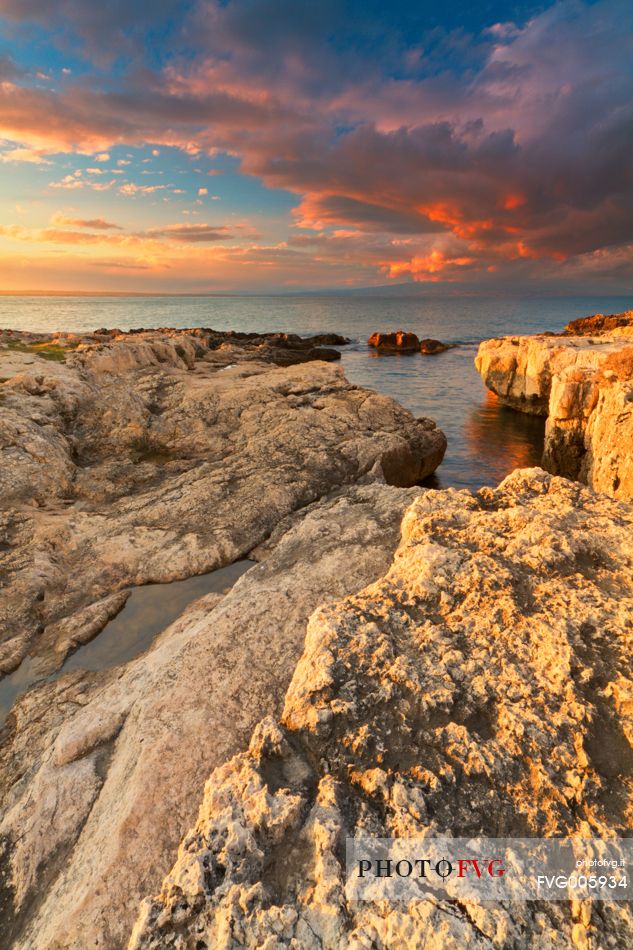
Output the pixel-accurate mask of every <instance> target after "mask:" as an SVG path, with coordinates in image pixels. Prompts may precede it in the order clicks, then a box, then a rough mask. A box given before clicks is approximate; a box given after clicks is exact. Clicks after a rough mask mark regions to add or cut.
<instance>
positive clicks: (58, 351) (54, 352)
mask: <svg viewBox="0 0 633 950" xmlns="http://www.w3.org/2000/svg"><path fill="white" fill-rule="evenodd" d="M7 347H8V349H10V350H16V351H17V352H18V353H34V354H35V355H36V356H41V357H42V359H44V360H55V362H57V363H63V362H65V360H66V352H67V349H66V347H64V346H60V344H59V343H49V342H48V341H47V340H43V341H41V342H38V341H34V342H33V343H23V342H22V341H21V340H9V342H8V343H7Z"/></svg>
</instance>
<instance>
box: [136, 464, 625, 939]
mask: <svg viewBox="0 0 633 950" xmlns="http://www.w3.org/2000/svg"><path fill="white" fill-rule="evenodd" d="M632 529H633V507H632V506H631V505H629V504H626V503H623V502H618V501H616V500H614V499H612V498H609V497H608V496H606V495H597V494H594V493H593V492H592V491H591V490H589V489H587V488H585V487H582V486H580V485H578V484H575V483H572V482H570V481H567V480H564V479H560V478H554V477H552V476H549V475H547V474H546V473H545V472H543V471H541V470H539V469H528V470H522V471H516V472H514V473H513V474H512V475H511V476H509V477H508V478H507V479H506V480H505V481H504V482H503V483H502V484H501V485H500V486H499V488H498V489H496V490H493V489H483V490H482V491H481V492H479V493H478V494H476V495H475V494H471V493H470V492H466V491H454V490H448V491H441V492H427V493H424V494H422V495H420V496H419V497H418V498H417V499H416V500H415V501H414V502H413V504H412V505H411V507H410V508H409V509H408V511H407V512H406V514H405V517H404V520H403V526H402V541H401V544H400V547H399V549H398V551H397V552H396V555H395V557H394V560H393V563H392V565H391V567H390V568H389V570H388V571H387V573H386V574H385V575H384V576H383V577H382V578H381V579H380V580H378V581H376V582H374V583H372V584H370V585H369V586H368V587H367V588H366V589H365V590H363V591H361V592H359V593H357V594H355V595H352V596H350V597H348V598H346V599H345V600H342V601H339V602H338V603H330V604H328V605H325V606H323V607H321V608H319V609H318V610H317V611H316V612H315V613H314V614H313V615H312V617H311V619H310V622H309V624H308V628H307V636H306V641H305V649H304V652H303V656H302V658H301V660H300V662H299V664H298V666H297V669H296V671H295V674H294V676H293V679H292V682H291V684H290V686H289V688H288V691H287V694H286V701H285V706H284V711H283V715H282V716H281V718H280V719H275V718H274V717H270V718H268V719H265V720H263V721H262V722H261V723H260V724H259V725H258V726H257V728H256V729H255V730H254V732H253V734H252V738H251V741H250V745H249V748H248V751H245V752H242V753H241V754H239V755H237V756H235V757H234V758H233V759H232V760H230V761H229V762H227V763H226V764H224V765H222V766H220V767H219V768H218V769H216V771H215V772H214V773H213V774H212V775H211V777H210V779H209V781H208V782H207V785H206V788H205V793H204V797H203V800H202V804H201V807H200V811H199V813H198V819H197V822H196V823H195V824H194V825H193V826H192V827H191V829H190V831H188V832H187V833H186V834H185V835H184V837H183V840H182V843H181V846H180V849H179V853H178V859H177V861H176V862H175V864H174V867H173V869H172V871H171V872H170V874H169V875H168V876H167V877H166V879H165V881H164V883H163V886H162V889H161V891H160V893H159V894H158V895H157V896H156V897H153V898H148V899H147V900H146V901H144V903H143V906H142V909H141V912H140V915H139V918H138V920H137V923H136V925H135V929H134V933H133V937H132V940H131V942H130V948H132V950H148V948H161V950H162V948H167V947H174V948H177V947H178V948H179V947H188V946H199V947H201V946H203V945H204V946H207V947H226V948H229V947H230V948H238V947H248V948H256V947H264V946H265V947H279V946H288V947H301V948H302V950H304V948H305V950H313V948H314V950H317V948H319V950H338V948H340V947H348V948H350V950H351V948H360V947H373V946H383V947H396V946H398V947H400V946H406V947H410V946H424V947H437V948H438V950H439V948H440V947H454V948H458V947H459V948H462V947H472V948H473V950H474V948H479V947H481V946H489V947H493V948H499V950H501V948H506V947H508V946H517V947H522V946H527V945H528V944H529V946H531V947H538V948H543V950H545V948H547V947H552V946H572V945H576V946H578V945H582V946H587V947H592V948H598V947H604V946H613V947H615V946H625V945H629V944H630V943H631V941H632V940H633V914H632V912H631V909H630V905H628V904H626V903H623V904H610V905H609V906H608V908H606V907H605V906H604V905H598V906H596V905H595V904H594V905H593V908H595V910H593V912H585V911H589V910H590V908H585V909H584V911H583V910H582V909H581V908H579V906H578V904H577V903H576V904H574V903H572V902H554V903H548V904H545V903H542V904H539V903H538V902H523V903H522V902H512V901H508V902H497V903H490V904H483V905H482V904H476V903H466V902H462V901H459V900H457V901H448V900H445V899H443V898H442V896H441V895H437V896H434V897H432V898H430V899H427V900H425V901H421V902H418V903H414V904H409V905H406V906H402V905H397V904H389V903H387V902H385V903H372V902H358V903H350V902H348V901H347V900H346V896H345V888H344V885H345V864H344V860H345V859H344V853H345V847H344V846H345V838H346V836H350V835H351V836H358V835H365V836H374V837H381V836H385V837H391V836H393V837H422V836H428V835H443V836H452V837H471V836H477V835H483V836H487V837H504V836H508V837H538V836H543V837H566V836H577V837H580V838H583V837H598V838H600V837H609V836H612V835H618V834H627V831H626V829H627V828H630V824H629V820H630V814H631V808H632V806H633V794H632V786H631V775H632V774H633V752H632V749H631V746H632V743H633V714H632V710H633V705H632V703H631V690H630V682H631V673H632V672H633V671H632V669H631V663H632V655H631V650H630V631H631V625H632V623H633V572H632V571H631V564H632V558H633V531H632ZM616 592H617V594H616Z"/></svg>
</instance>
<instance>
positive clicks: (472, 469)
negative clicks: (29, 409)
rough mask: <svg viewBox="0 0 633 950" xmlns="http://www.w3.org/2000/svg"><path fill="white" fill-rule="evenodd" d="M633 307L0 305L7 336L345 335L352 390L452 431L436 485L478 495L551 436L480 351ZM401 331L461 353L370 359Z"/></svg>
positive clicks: (415, 301) (591, 301)
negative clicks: (509, 393) (499, 392)
mask: <svg viewBox="0 0 633 950" xmlns="http://www.w3.org/2000/svg"><path fill="white" fill-rule="evenodd" d="M631 306H633V300H632V299H631V298H630V297H617V298H616V297H565V298H559V297H557V298H551V299H519V298H505V299H503V298H498V297H495V298H482V297H453V298H450V297H442V298H439V297H437V298H406V297H395V296H393V297H348V296H338V297H337V296H320V297H319V296H283V297H239V296H232V297H70V296H69V297H1V298H0V327H3V328H6V327H11V328H13V329H22V330H36V331H53V330H94V329H97V328H98V327H110V328H111V327H119V328H120V329H123V330H125V329H129V328H131V327H160V326H163V327H167V326H170V327H192V326H207V327H213V328H215V329H218V330H231V329H234V330H243V331H259V332H264V331H271V330H284V331H288V332H294V333H300V334H304V335H305V334H310V333H321V332H326V331H334V332H337V333H343V334H345V335H346V336H349V337H351V338H352V340H353V341H354V342H353V344H352V345H351V346H350V347H346V348H344V349H343V350H342V353H343V366H344V369H345V373H346V375H347V377H348V378H349V379H350V380H351V381H352V382H354V383H356V384H358V385H361V386H366V387H368V388H371V389H376V390H378V391H380V392H383V393H386V394H388V395H390V396H393V397H394V398H396V399H397V400H398V401H399V402H401V403H402V404H403V405H404V406H406V407H407V408H408V409H410V410H411V411H412V412H413V413H414V414H415V415H426V416H430V417H431V418H433V419H435V421H436V422H437V423H438V425H440V426H441V427H442V429H444V431H445V432H446V435H447V436H448V442H449V445H448V451H447V453H446V458H445V460H444V463H443V464H442V466H441V468H440V469H439V470H438V473H437V475H436V476H435V478H434V480H433V484H434V485H435V486H438V487H447V486H455V487H459V488H478V487H480V486H481V485H486V484H488V485H490V484H497V483H498V482H499V481H500V479H502V478H503V477H504V476H505V475H507V474H508V472H510V471H512V469H513V468H516V467H517V466H519V465H535V464H538V462H539V460H540V456H541V446H542V437H543V423H542V420H539V419H534V418H531V417H529V416H523V415H521V414H520V413H515V412H512V411H511V410H509V409H504V408H503V407H501V406H499V404H498V403H497V401H496V400H495V399H494V398H493V397H491V396H490V395H489V394H487V393H486V390H485V388H484V386H483V385H482V383H481V380H480V379H479V376H478V375H477V373H476V371H475V368H474V366H473V359H474V356H475V353H476V351H477V344H478V343H479V341H480V340H482V339H486V338H487V337H492V336H502V335H505V334H510V333H512V334H518V333H536V332H539V331H544V330H559V329H562V327H563V326H564V325H565V324H566V323H568V322H569V320H572V319H574V318H576V317H582V316H586V315H588V314H591V313H597V312H602V313H616V312H619V311H621V310H626V309H628V308H630V307H631ZM399 328H402V329H405V330H412V331H413V332H415V333H417V334H418V336H420V337H435V338H437V339H440V340H444V341H446V342H450V343H459V344H460V346H459V348H457V349H454V350H449V351H448V352H447V353H443V354H441V355H439V356H429V357H422V356H418V355H414V356H395V357H386V356H377V355H376V354H375V352H372V351H370V350H369V349H368V347H367V345H366V340H367V337H368V336H369V335H370V333H372V332H373V331H374V330H395V329H399Z"/></svg>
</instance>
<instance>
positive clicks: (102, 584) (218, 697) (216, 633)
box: [0, 330, 446, 950]
mask: <svg viewBox="0 0 633 950" xmlns="http://www.w3.org/2000/svg"><path fill="white" fill-rule="evenodd" d="M252 337H253V335H248V339H244V337H243V335H239V334H215V333H214V332H213V331H208V330H201V331H197V330H196V331H171V330H164V331H142V332H138V333H130V334H121V333H120V332H119V331H107V330H103V331H98V332H97V333H95V334H89V335H80V336H73V335H68V334H65V335H64V334H59V335H56V336H54V337H50V338H44V337H42V336H40V335H28V334H15V333H13V334H11V333H5V334H3V337H2V340H3V341H4V343H5V344H8V345H5V348H4V349H3V348H0V376H2V377H4V378H5V381H4V383H3V385H2V389H1V390H0V433H1V435H0V448H1V451H2V454H1V462H0V482H1V485H0V498H1V500H2V509H3V511H2V525H3V529H4V532H5V533H4V535H3V537H2V543H1V544H0V559H2V567H3V568H4V569H5V570H6V575H5V576H6V578H7V583H6V586H5V589H4V590H3V602H2V611H3V618H2V619H3V621H4V623H5V626H4V629H3V640H2V664H3V665H2V668H3V670H4V671H8V670H11V669H13V668H14V667H16V666H17V664H18V663H19V662H20V660H21V659H22V657H24V656H25V655H26V654H27V653H28V655H29V656H28V660H27V662H28V663H36V664H37V669H38V672H39V673H40V674H41V675H44V674H46V673H50V674H52V673H53V672H54V671H55V670H56V669H57V668H59V666H60V665H61V663H62V661H63V659H64V657H65V656H66V654H67V653H68V652H69V651H70V650H72V649H74V648H75V647H76V646H77V645H78V644H80V643H83V642H85V641H86V640H88V639H90V638H91V637H94V636H97V635H98V634H99V632H100V630H101V629H102V627H103V626H104V624H105V623H106V622H107V620H108V619H109V618H110V617H111V616H113V615H114V614H116V612H117V611H118V610H119V609H120V608H121V606H122V605H123V603H124V602H125V599H126V596H127V594H126V588H127V587H129V586H130V585H133V584H141V583H148V582H152V581H169V580H172V579H179V578H183V577H188V576H191V575H192V574H197V573H202V572H205V571H209V570H213V569H214V568H216V567H218V566H221V565H224V564H227V563H230V562H232V561H234V560H236V559H238V558H240V557H242V556H243V555H245V554H247V553H249V552H251V551H252V549H253V548H255V547H257V554H256V556H257V557H259V558H261V559H262V561H263V563H262V564H261V565H259V566H257V567H255V568H253V569H252V570H251V571H249V572H248V573H247V574H246V575H244V577H243V578H242V579H241V580H240V581H239V582H238V584H237V585H236V586H235V588H234V590H233V591H231V592H230V593H229V594H227V595H226V597H224V598H222V597H221V596H219V595H215V594H214V595H208V596H207V597H205V598H203V599H202V600H201V601H199V602H198V603H196V604H194V605H192V606H191V607H190V608H189V609H188V610H187V611H186V612H185V614H183V615H182V616H181V617H180V618H179V620H177V621H176V622H175V623H174V624H172V626H171V627H170V628H169V629H167V630H166V631H164V632H163V633H162V634H161V635H160V636H159V638H158V640H157V642H156V643H155V644H154V646H153V647H152V648H151V649H150V650H149V651H148V652H147V653H145V654H143V655H142V656H140V657H138V658H137V659H135V660H132V661H131V662H129V663H127V664H125V665H123V666H120V667H118V668H115V669H106V670H102V671H100V672H98V673H81V672H75V673H69V674H67V675H64V676H62V677H61V678H57V679H55V677H53V678H52V680H51V681H50V682H43V683H41V684H40V685H38V686H36V687H35V688H33V689H31V690H30V691H29V692H28V693H26V694H25V695H24V696H22V697H21V698H20V699H19V700H18V701H17V702H16V703H15V704H14V706H13V708H12V710H11V713H10V715H9V717H8V720H7V723H6V726H5V728H4V730H3V732H2V735H1V738H2V744H1V746H0V815H1V816H2V818H1V821H0V850H1V852H2V869H3V873H2V892H1V898H0V900H1V905H0V945H3V946H4V945H7V946H8V945H11V944H12V942H13V943H15V945H17V946H24V947H27V946H28V947H32V948H48V947H53V946H55V947H74V948H77V950H84V948H85V947H87V946H103V947H107V948H108V950H109V948H116V947H121V946H124V945H125V943H126V941H127V937H128V935H129V931H130V928H131V926H132V923H133V920H134V918H135V915H136V913H137V908H138V902H139V900H140V899H141V897H142V896H143V895H144V894H146V893H150V892H152V891H153V890H155V889H156V888H157V887H158V886H159V884H160V880H161V879H162V877H163V875H164V874H165V873H166V872H167V871H168V869H169V867H170V865H171V863H172V862H173V860H174V858H175V855H176V849H177V844H178V841H179V839H180V837H181V835H182V833H183V832H184V830H185V829H186V827H187V826H188V825H189V824H190V823H191V822H192V821H193V820H194V817H195V810H196V807H197V803H198V801H199V799H200V796H201V794H202V789H203V784H204V780H205V778H206V777H207V775H208V773H209V771H210V770H211V769H212V768H214V767H215V766H217V765H219V764H220V763H222V762H223V761H225V760H226V759H227V758H228V757H230V756H231V755H232V754H234V753H235V752H236V751H238V750H239V749H240V748H241V747H242V746H243V744H244V742H245V741H246V739H247V737H248V734H249V733H250V732H251V730H252V728H253V726H254V725H255V723H256V722H257V720H258V719H259V718H261V716H262V715H263V714H266V713H271V714H278V713H279V710H280V705H281V701H282V699H283V694H284V691H285V689H286V687H287V684H288V682H289V680H290V678H291V676H292V672H293V670H294V667H295V665H296V661H297V659H298V657H299V655H300V652H301V649H302V644H303V638H304V634H305V624H306V621H307V618H308V616H309V614H310V613H311V612H312V611H313V610H314V608H315V607H316V606H318V604H320V603H323V602H326V601H327V600H328V599H331V598H333V597H334V598H335V597H340V596H345V595H347V594H348V593H351V592H353V591H355V590H357V589H359V588H361V587H363V586H364V585H366V584H367V583H368V582H369V581H371V580H372V579H374V578H375V577H377V576H379V575H380V574H381V573H382V572H383V571H384V570H385V569H386V567H387V565H388V563H389V560H390V558H391V555H392V552H393V550H394V548H395V546H396V544H397V538H398V530H399V523H400V519H401V516H402V512H403V510H404V508H405V507H406V506H407V504H409V503H410V501H411V499H412V498H413V497H414V496H415V494H416V490H415V489H413V488H408V487H387V485H385V484H384V482H385V480H386V481H388V482H389V483H391V484H392V485H394V486H409V485H411V486H412V485H415V484H416V483H417V482H418V481H419V480H420V479H423V478H424V477H425V476H426V475H427V474H429V473H430V472H431V471H432V470H433V469H434V468H435V467H436V465H437V464H439V462H440V461H441V458H442V455H443V453H444V449H445V446H446V440H445V438H444V436H443V434H442V433H441V432H440V431H439V430H438V429H437V428H436V427H435V426H434V424H433V423H432V422H431V421H430V420H426V419H421V420H415V419H414V418H413V417H412V416H411V415H410V413H408V412H406V411H405V410H404V409H402V408H401V407H400V406H398V404H397V403H395V402H394V401H393V400H392V399H389V398H386V397H383V396H380V395H378V394H376V393H372V392H368V391H365V390H362V389H359V388H357V387H355V386H351V385H350V384H349V383H348V382H347V381H346V380H345V378H344V377H343V376H342V374H341V372H340V370H339V369H338V368H337V367H335V366H333V365H331V364H328V363H324V362H322V361H320V360H318V359H317V360H316V361H315V352H314V350H315V346H316V344H317V343H321V342H327V343H335V344H336V345H340V339H338V338H337V339H336V340H332V339H331V338H328V339H327V340H324V339H323V338H319V339H318V340H312V341H310V342H309V344H306V345H305V346H304V345H303V343H300V344H297V343H296V340H293V339H291V340H290V342H289V345H288V346H286V342H287V341H284V340H283V339H282V340H281V341H280V339H279V337H278V336H276V337H275V339H274V341H271V339H270V337H268V336H267V337H265V338H264V337H256V338H255V339H253V338H252ZM317 356H318V354H317ZM306 360H308V361H309V362H306ZM289 361H292V362H293V363H294V364H296V365H286V364H287V363H288V362H289ZM359 482H360V483H363V482H367V484H358V483H359ZM381 482H382V483H381ZM370 483H371V484H370ZM324 496H327V497H325V498H324ZM266 539H268V540H266Z"/></svg>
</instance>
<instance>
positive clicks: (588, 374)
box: [475, 311, 633, 498]
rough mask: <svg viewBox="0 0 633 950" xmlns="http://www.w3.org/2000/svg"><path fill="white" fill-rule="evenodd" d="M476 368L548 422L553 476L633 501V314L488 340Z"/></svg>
mask: <svg viewBox="0 0 633 950" xmlns="http://www.w3.org/2000/svg"><path fill="white" fill-rule="evenodd" d="M475 364H476V366H477V369H478V371H479V373H480V374H481V377H482V379H483V381H484V383H485V384H486V386H487V387H488V389H490V390H491V391H492V392H493V393H495V394H496V395H497V396H498V397H499V398H500V399H501V400H502V401H503V402H504V403H505V404H506V405H508V406H510V407H512V408H513V409H518V410H519V411H521V412H528V413H533V414H536V415H542V416H547V422H546V428H545V449H544V454H543V467H544V468H545V469H547V471H549V472H552V473H553V474H557V475H564V476H566V477H567V478H577V479H579V480H580V481H583V482H585V483H586V484H588V485H590V486H592V487H593V488H595V489H596V490H597V491H604V492H609V493H611V494H613V495H615V496H616V497H617V498H633V452H632V451H631V446H632V445H633V311H630V312H628V313H623V314H611V315H607V316H604V315H602V314H597V315H595V316H594V317H588V318H584V319H581V320H576V321H573V323H571V324H569V325H568V326H567V327H566V328H565V330H564V331H563V333H562V334H561V335H555V334H544V335H540V336H538V335H537V336H521V337H504V338H501V339H495V340H486V341H485V342H483V343H482V344H481V345H480V347H479V352H478V354H477V358H476V361H475Z"/></svg>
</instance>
